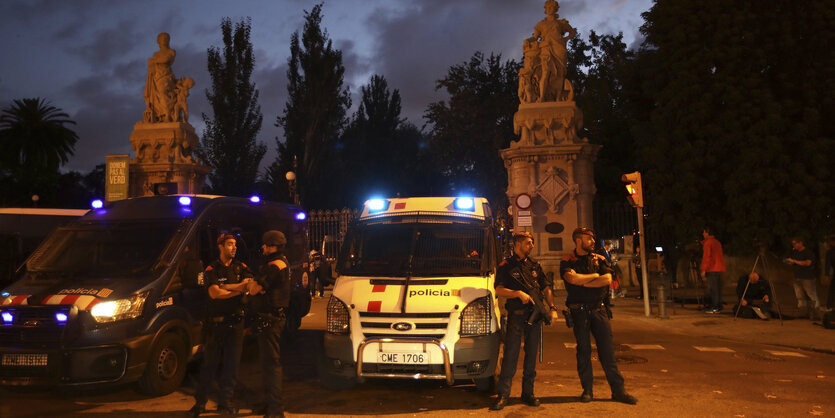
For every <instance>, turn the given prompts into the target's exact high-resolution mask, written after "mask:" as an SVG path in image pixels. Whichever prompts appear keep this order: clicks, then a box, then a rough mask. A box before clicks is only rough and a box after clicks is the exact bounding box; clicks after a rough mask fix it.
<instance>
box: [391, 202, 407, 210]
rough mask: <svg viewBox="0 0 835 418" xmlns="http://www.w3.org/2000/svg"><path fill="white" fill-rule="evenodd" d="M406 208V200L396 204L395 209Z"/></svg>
mask: <svg viewBox="0 0 835 418" xmlns="http://www.w3.org/2000/svg"><path fill="white" fill-rule="evenodd" d="M403 209H406V202H400V203H395V204H394V210H403Z"/></svg>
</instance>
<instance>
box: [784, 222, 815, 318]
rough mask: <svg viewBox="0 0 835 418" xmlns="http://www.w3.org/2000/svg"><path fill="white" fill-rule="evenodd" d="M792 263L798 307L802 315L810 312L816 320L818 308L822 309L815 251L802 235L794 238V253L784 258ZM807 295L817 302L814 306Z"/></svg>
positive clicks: (811, 316) (787, 262)
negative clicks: (809, 302)
mask: <svg viewBox="0 0 835 418" xmlns="http://www.w3.org/2000/svg"><path fill="white" fill-rule="evenodd" d="M783 262H784V263H786V264H791V265H792V268H793V269H794V283H793V285H794V295H795V296H796V297H797V308H798V309H799V310H800V315H801V316H802V315H804V314H808V315H809V319H811V320H813V321H814V320H815V317H816V314H817V310H818V309H820V300H819V299H818V289H817V286H816V277H815V267H814V263H815V253H813V252H812V250H810V249H808V248H806V242H805V241H804V240H803V238H801V237H795V238H792V255H791V257H789V258H786V259H785V260H783ZM806 296H808V297H809V300H811V301H812V302H814V303H815V307H814V308H809V307H808V305H807V302H806Z"/></svg>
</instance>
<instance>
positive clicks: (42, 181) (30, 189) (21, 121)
mask: <svg viewBox="0 0 835 418" xmlns="http://www.w3.org/2000/svg"><path fill="white" fill-rule="evenodd" d="M68 125H75V122H74V121H72V120H70V119H69V115H67V114H66V113H65V112H63V111H62V110H61V109H59V108H57V107H55V106H52V104H50V103H49V102H47V101H46V100H44V99H40V98H31V99H19V100H14V101H13V102H12V104H11V105H10V106H9V107H7V108H5V109H3V111H2V113H0V176H2V177H6V178H5V179H2V180H3V181H2V183H4V186H3V196H4V197H3V200H4V203H9V204H11V203H14V204H28V203H30V200H29V199H30V197H31V195H32V194H39V195H42V194H43V195H47V194H48V193H50V191H51V190H52V189H53V188H54V182H53V180H54V178H55V177H56V176H57V175H58V168H59V167H60V166H61V165H63V164H65V163H66V162H67V161H68V160H69V157H70V156H72V155H73V152H74V150H75V144H76V142H78V135H77V134H76V133H75V132H74V131H73V130H72V129H70V128H69V127H68Z"/></svg>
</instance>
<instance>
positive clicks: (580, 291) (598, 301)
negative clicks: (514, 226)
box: [560, 232, 634, 403]
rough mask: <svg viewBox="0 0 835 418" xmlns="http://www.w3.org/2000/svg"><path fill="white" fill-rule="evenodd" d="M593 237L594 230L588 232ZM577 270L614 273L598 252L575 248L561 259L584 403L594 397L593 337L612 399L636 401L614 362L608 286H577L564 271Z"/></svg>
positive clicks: (584, 272)
mask: <svg viewBox="0 0 835 418" xmlns="http://www.w3.org/2000/svg"><path fill="white" fill-rule="evenodd" d="M589 235H592V236H593V233H590V232H589ZM569 270H574V272H575V273H577V274H593V273H598V274H600V275H605V274H607V273H612V269H611V267H610V266H609V264H608V263H607V262H606V259H605V258H604V257H603V256H601V255H599V254H593V253H589V254H586V255H578V254H577V251H576V250H575V251H574V252H572V253H571V254H569V255H568V256H566V257H565V258H563V259H562V261H561V262H560V276H561V277H562V278H563V280H564V281H565V289H566V291H567V292H568V297H567V298H566V301H565V304H566V306H568V309H569V310H570V313H571V319H572V320H573V322H574V337H575V338H576V340H577V373H578V374H579V376H580V383H581V384H582V386H583V397H582V398H581V399H582V400H583V401H584V402H588V401H590V400H591V399H592V397H593V383H594V382H593V380H594V375H593V372H592V366H591V336H592V335H594V340H595V342H596V343H597V356H598V358H599V359H600V363H601V364H602V365H603V371H604V372H605V373H606V380H607V381H608V382H609V386H610V387H611V389H612V396H613V399H615V400H617V401H621V402H626V403H634V402H632V401H630V400H625V399H627V398H628V399H631V400H634V398H632V397H631V395H628V394H626V392H625V390H624V381H623V376H621V374H620V372H619V371H618V366H617V364H616V363H615V354H614V348H613V346H612V326H611V324H610V323H609V318H610V315H611V310H609V308H608V307H607V306H606V305H605V304H604V299H605V298H606V296H607V294H608V291H609V286H603V287H584V286H577V285H574V284H571V283H569V281H568V280H565V274H566V273H567V272H568V271H569Z"/></svg>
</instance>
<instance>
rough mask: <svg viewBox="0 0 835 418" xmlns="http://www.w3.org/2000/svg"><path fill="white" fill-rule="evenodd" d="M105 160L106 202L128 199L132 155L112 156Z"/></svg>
mask: <svg viewBox="0 0 835 418" xmlns="http://www.w3.org/2000/svg"><path fill="white" fill-rule="evenodd" d="M105 158H106V159H105V176H104V200H105V201H107V202H115V201H117V200H122V199H127V198H128V172H129V170H128V166H129V164H130V155H128V154H112V155H108V156H106V157H105Z"/></svg>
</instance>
